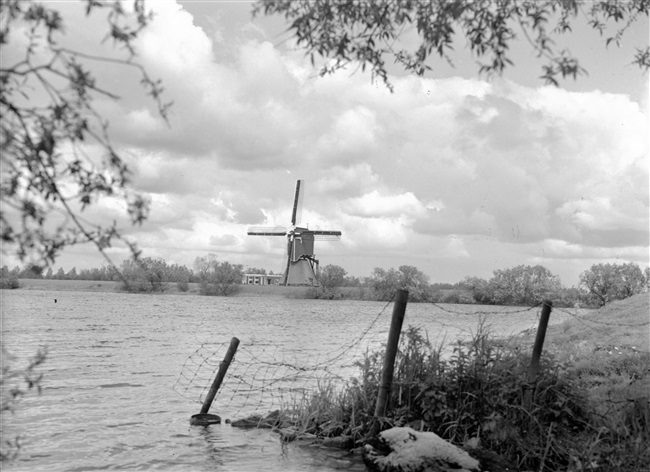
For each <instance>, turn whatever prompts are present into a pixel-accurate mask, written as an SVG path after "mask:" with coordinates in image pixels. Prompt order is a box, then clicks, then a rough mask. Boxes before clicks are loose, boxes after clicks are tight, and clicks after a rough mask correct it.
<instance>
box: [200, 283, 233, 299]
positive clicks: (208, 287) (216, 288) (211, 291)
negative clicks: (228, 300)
mask: <svg viewBox="0 0 650 472" xmlns="http://www.w3.org/2000/svg"><path fill="white" fill-rule="evenodd" d="M240 289H241V285H239V284H235V283H229V282H225V283H220V282H211V281H209V280H202V281H201V283H200V284H199V293H200V294H201V295H208V296H219V297H227V296H228V295H233V294H235V293H237V292H239V290H240Z"/></svg>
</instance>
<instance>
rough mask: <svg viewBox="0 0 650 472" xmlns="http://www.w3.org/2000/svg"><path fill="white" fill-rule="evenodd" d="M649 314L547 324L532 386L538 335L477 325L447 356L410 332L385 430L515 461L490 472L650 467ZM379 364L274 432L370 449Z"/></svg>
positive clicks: (300, 408) (369, 362) (645, 299)
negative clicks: (424, 435)
mask: <svg viewBox="0 0 650 472" xmlns="http://www.w3.org/2000/svg"><path fill="white" fill-rule="evenodd" d="M649 313H650V303H649V295H648V294H647V293H645V294H639V295H635V296H633V297H631V298H628V299H626V300H622V301H617V302H613V303H611V304H608V305H607V306H605V307H603V308H600V309H599V310H594V311H593V312H591V313H590V314H589V316H588V318H578V317H575V318H573V319H571V320H570V321H567V322H565V323H562V324H560V325H555V326H550V327H549V329H548V331H547V335H546V339H547V341H546V347H545V350H544V352H543V355H542V365H541V371H540V374H539V376H538V378H537V381H536V382H534V383H532V384H529V383H528V382H527V380H526V379H527V370H528V366H529V364H530V358H531V356H530V353H531V350H532V344H533V341H534V337H535V333H534V332H531V333H522V334H521V335H519V336H515V337H512V338H509V339H498V338H496V337H494V336H493V335H491V334H490V333H489V331H487V330H486V329H485V328H484V327H481V326H479V329H478V330H477V332H476V334H475V335H474V337H473V339H472V340H471V341H469V342H464V343H458V344H457V345H456V346H455V348H454V351H453V354H452V355H451V356H444V355H442V354H441V353H442V346H432V345H431V344H430V343H429V342H428V340H427V337H426V333H423V332H421V331H420V330H419V329H416V328H413V327H409V328H408V329H406V330H405V331H404V332H403V333H402V338H401V341H400V349H399V352H398V355H397V359H396V363H395V376H394V381H393V386H392V390H391V397H390V400H389V411H388V412H387V415H386V417H385V418H382V419H381V422H382V424H381V429H388V428H391V427H394V426H410V427H412V428H413V429H416V430H419V431H433V432H435V433H436V434H438V435H439V436H441V437H442V438H444V439H446V440H447V441H449V442H451V443H454V444H458V445H460V446H462V447H464V448H465V449H467V450H469V451H470V453H471V454H473V455H474V456H475V457H486V456H487V457H492V456H495V455H496V456H497V457H499V458H500V459H499V460H500V461H501V462H502V463H504V464H511V467H512V464H514V468H509V469H506V468H492V469H490V470H493V471H499V470H521V471H571V472H577V471H611V472H614V471H617V472H618V471H628V472H634V471H638V472H641V471H648V470H649V469H648V467H649V466H648V464H650V450H649V449H648V448H647V445H648V444H650V339H649V336H648V330H649V327H650V319H649V317H650V314H649ZM382 363H383V352H382V351H377V352H369V353H367V354H366V355H365V356H364V358H363V359H360V360H359V361H358V362H357V367H358V375H357V376H355V377H354V378H352V379H351V380H350V382H349V383H348V384H347V385H346V386H345V387H344V388H343V389H336V388H333V387H332V386H331V385H327V384H325V385H320V388H319V389H318V390H317V391H316V392H315V393H313V392H312V393H310V394H308V395H306V396H305V397H304V399H303V400H302V402H299V403H298V404H295V405H287V406H286V409H285V412H284V413H281V414H280V415H277V414H276V415H275V416H274V418H273V421H272V422H271V423H270V424H266V426H274V427H276V428H278V430H279V431H280V434H281V435H282V437H283V438H285V439H286V440H296V439H302V440H308V441H315V442H317V443H321V442H322V443H324V444H327V445H339V446H342V447H347V448H356V447H359V446H360V445H362V444H364V443H367V442H368V441H372V440H373V427H375V423H374V421H375V420H374V418H373V409H374V406H375V403H376V400H377V392H378V390H379V379H380V378H381V367H382ZM527 391H529V392H530V393H531V396H530V402H529V403H527V401H526V392H527ZM266 423H269V422H268V421H266Z"/></svg>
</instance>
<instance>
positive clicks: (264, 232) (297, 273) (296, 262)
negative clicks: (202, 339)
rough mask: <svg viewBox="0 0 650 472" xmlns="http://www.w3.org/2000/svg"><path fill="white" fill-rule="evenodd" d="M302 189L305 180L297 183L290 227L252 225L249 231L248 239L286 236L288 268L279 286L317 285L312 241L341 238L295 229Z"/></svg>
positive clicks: (337, 233) (338, 234) (300, 205)
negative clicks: (252, 237) (251, 237)
mask: <svg viewBox="0 0 650 472" xmlns="http://www.w3.org/2000/svg"><path fill="white" fill-rule="evenodd" d="M304 188H305V184H304V181H302V180H298V181H297V182H296V194H295V197H294V199H293V211H292V212H291V226H290V227H289V228H283V227H279V228H278V227H260V226H254V227H251V228H249V229H248V235H249V236H286V238H287V268H286V270H285V271H284V278H283V279H282V285H316V284H317V279H316V270H317V269H318V260H317V259H316V257H315V255H314V241H315V240H327V239H329V240H333V239H334V240H338V239H339V238H340V237H341V232H340V231H325V230H311V229H309V228H303V227H301V226H298V225H299V224H300V216H301V213H302V201H303V194H304Z"/></svg>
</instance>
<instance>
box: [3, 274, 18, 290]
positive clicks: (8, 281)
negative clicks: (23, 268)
mask: <svg viewBox="0 0 650 472" xmlns="http://www.w3.org/2000/svg"><path fill="white" fill-rule="evenodd" d="M4 288H6V289H16V288H20V281H19V280H18V278H17V277H14V276H7V277H1V278H0V289H4Z"/></svg>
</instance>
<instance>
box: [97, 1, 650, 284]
mask: <svg viewBox="0 0 650 472" xmlns="http://www.w3.org/2000/svg"><path fill="white" fill-rule="evenodd" d="M154 5H155V9H156V12H157V16H156V19H155V20H154V22H153V23H152V25H151V27H150V28H148V29H147V30H146V32H145V33H144V34H143V36H142V38H141V39H140V40H139V43H138V48H139V56H138V59H139V60H140V61H141V62H142V63H143V64H144V65H145V66H146V67H147V69H148V70H149V72H150V73H151V75H152V76H154V77H160V78H161V79H162V80H163V84H164V86H165V88H166V95H167V97H168V99H170V100H174V107H173V111H172V114H171V115H170V122H169V126H168V125H167V124H166V123H165V122H164V121H163V120H162V119H161V118H160V117H158V116H157V114H156V112H155V109H154V107H153V106H152V105H151V103H149V102H145V101H143V100H142V98H141V97H139V95H141V93H140V92H138V91H133V90H132V89H125V90H124V94H123V95H124V97H126V98H127V99H126V100H122V101H120V102H117V103H113V102H108V101H106V102H101V104H100V105H101V107H102V110H103V111H105V112H106V114H107V116H108V117H109V119H110V121H111V123H112V127H111V128H112V129H113V131H114V133H115V134H114V136H115V138H116V140H117V142H118V145H119V146H121V149H123V150H126V151H127V155H128V156H129V160H130V162H131V165H132V167H133V168H134V170H135V176H134V180H133V184H134V186H135V187H136V189H138V190H141V191H144V192H146V193H148V194H151V195H160V196H164V197H165V198H166V200H165V201H164V202H163V201H162V200H156V201H155V202H154V206H153V210H154V211H153V213H152V218H153V220H152V221H153V223H151V224H150V226H147V227H145V228H144V229H145V230H146V234H148V235H149V236H150V237H151V238H154V239H156V238H157V239H156V240H157V241H169V240H170V238H178V240H179V241H183V245H184V246H186V250H185V252H184V254H186V255H185V256H184V257H188V254H190V253H189V252H188V249H187V248H190V247H193V248H195V250H196V251H205V250H209V249H212V250H214V249H215V248H219V247H221V248H224V247H225V248H226V249H227V251H230V252H231V253H232V252H234V253H237V254H239V255H241V257H242V258H245V259H246V260H247V261H251V263H252V264H253V265H263V263H262V261H263V260H264V258H265V257H276V256H277V255H278V254H282V253H283V252H284V250H285V241H284V240H282V241H281V239H282V238H276V239H273V238H267V239H265V238H250V237H246V236H245V231H246V227H247V226H248V225H253V224H255V225H261V224H264V225H271V226H275V225H288V223H289V219H290V212H291V207H292V202H293V191H294V188H295V187H294V186H295V181H296V180H297V179H305V181H306V183H307V186H306V195H305V208H304V213H303V221H305V222H307V223H309V225H310V227H314V228H316V227H321V228H325V229H341V230H342V231H343V238H342V241H341V243H340V244H339V245H323V246H322V251H323V252H324V255H325V256H327V254H332V255H333V254H334V253H336V254H338V255H339V256H340V257H345V255H346V254H347V255H349V257H354V258H355V260H357V258H361V257H367V258H369V259H372V258H373V257H376V258H377V261H378V262H377V263H376V264H374V265H377V266H380V265H382V264H381V262H379V261H381V260H382V259H381V258H382V256H383V255H384V254H385V253H386V252H387V251H388V252H390V253H391V254H393V255H394V256H395V257H400V256H401V257H403V258H404V259H408V260H411V259H412V258H417V257H420V255H423V254H426V255H427V256H426V257H423V258H421V260H422V264H429V267H430V268H431V270H435V269H433V268H434V267H436V261H438V260H443V259H451V258H454V257H456V258H459V260H461V259H462V260H463V261H465V262H463V263H462V264H460V263H459V265H458V267H457V268H454V270H466V269H467V268H468V267H469V266H468V265H467V264H469V262H468V260H473V261H475V263H476V264H477V265H480V266H481V267H487V266H492V267H493V266H495V265H498V263H499V261H500V262H503V263H510V262H514V263H526V262H529V261H533V260H537V259H535V258H538V257H543V258H546V259H545V260H547V262H548V261H549V260H554V258H555V259H557V260H562V261H568V260H569V259H572V258H573V259H576V260H580V258H584V260H585V261H587V260H591V258H593V257H594V255H596V254H603V255H607V257H610V255H611V254H614V253H616V251H619V252H620V251H624V252H625V254H627V255H629V256H630V257H632V256H633V257H636V258H637V259H635V260H639V259H638V258H639V257H641V256H639V251H638V249H634V248H645V249H646V256H645V257H646V259H647V246H648V226H649V221H648V219H649V218H648V215H649V202H648V198H649V197H648V140H647V130H648V113H647V110H645V109H642V108H641V106H640V105H639V104H638V103H636V102H634V101H633V100H631V99H630V98H629V97H628V96H626V95H621V94H608V93H603V92H599V91H589V92H569V91H567V90H563V89H559V88H553V87H537V88H530V87H524V86H521V85H517V84H516V83H514V82H510V81H507V80H495V81H493V82H486V81H482V80H478V79H465V78H450V79H423V78H416V77H392V78H391V79H392V82H393V83H394V85H395V92H394V93H392V94H391V93H390V92H389V91H388V90H386V89H385V88H384V87H383V86H380V85H378V84H373V83H371V82H370V80H369V78H368V76H367V75H364V74H361V73H351V72H350V71H340V72H338V73H336V74H333V75H330V76H326V77H322V78H321V77H318V76H317V74H315V72H314V70H313V69H312V68H311V66H310V64H309V61H308V60H307V59H305V58H304V57H303V56H302V52H300V51H298V52H295V51H291V50H287V49H284V48H280V47H278V46H277V45H276V44H274V43H272V42H269V41H266V40H265V39H264V37H263V36H264V35H263V31H262V29H261V28H260V27H259V26H258V27H256V28H257V29H251V28H248V29H246V31H248V32H247V33H245V34H244V33H242V34H230V33H231V32H232V31H235V30H238V31H239V30H241V31H244V30H243V29H242V28H244V27H245V26H246V25H248V24H249V23H248V21H246V23H241V24H239V23H238V24H237V26H235V25H228V26H226V25H225V23H224V22H225V21H226V19H225V16H224V17H222V18H218V17H215V19H214V22H213V23H211V24H210V26H209V30H210V31H207V30H206V27H205V26H199V25H198V24H197V18H194V17H193V16H192V15H191V14H190V13H189V12H188V11H186V10H185V9H184V8H183V7H181V6H179V5H177V4H176V3H175V2H173V1H168V2H154ZM217 6H218V5H217ZM188 8H189V7H188ZM215 8H216V7H215ZM223 8H226V7H225V6H224V7H223ZM228 8H230V7H228ZM106 77H107V78H108V80H110V79H111V77H113V78H115V73H114V72H111V71H108V72H107V73H106ZM115 84H118V86H119V81H118V80H117V79H116V78H115ZM132 97H133V99H132V100H131V98H132ZM138 97H139V98H138ZM157 215H162V216H157ZM175 217H177V218H178V219H179V221H182V222H183V223H182V224H180V225H175V226H174V225H173V224H172V223H171V221H172V220H173V219H174V218H175ZM156 218H159V219H156ZM172 227H174V228H176V229H175V231H179V232H176V233H171V232H170V230H169V229H168V228H172ZM156 234H157V235H156ZM152 235H153V236H152ZM160 244H161V245H163V246H164V244H169V245H171V242H169V243H164V244H163V243H162V242H161V243H160ZM624 248H628V249H624ZM629 248H632V249H629ZM599 251H600V252H599ZM542 253H544V255H543V256H540V254H542ZM170 254H171V252H170ZM269 254H272V255H273V256H269ZM319 254H320V255H323V254H322V253H320V249H319ZM254 257H257V259H256V260H255V261H256V262H255V261H254V260H253V258H254ZM497 257H498V258H499V261H497V260H495V258H497ZM446 267H450V266H449V265H447V266H446ZM562 267H564V269H563V270H566V267H565V266H562ZM423 268H424V269H426V268H425V267H423ZM450 270H452V269H450ZM349 271H350V272H352V273H354V269H353V268H349ZM574 272H575V271H574ZM454 273H455V272H454ZM468 273H471V272H468ZM461 275H462V274H461ZM443 278H444V277H443Z"/></svg>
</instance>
